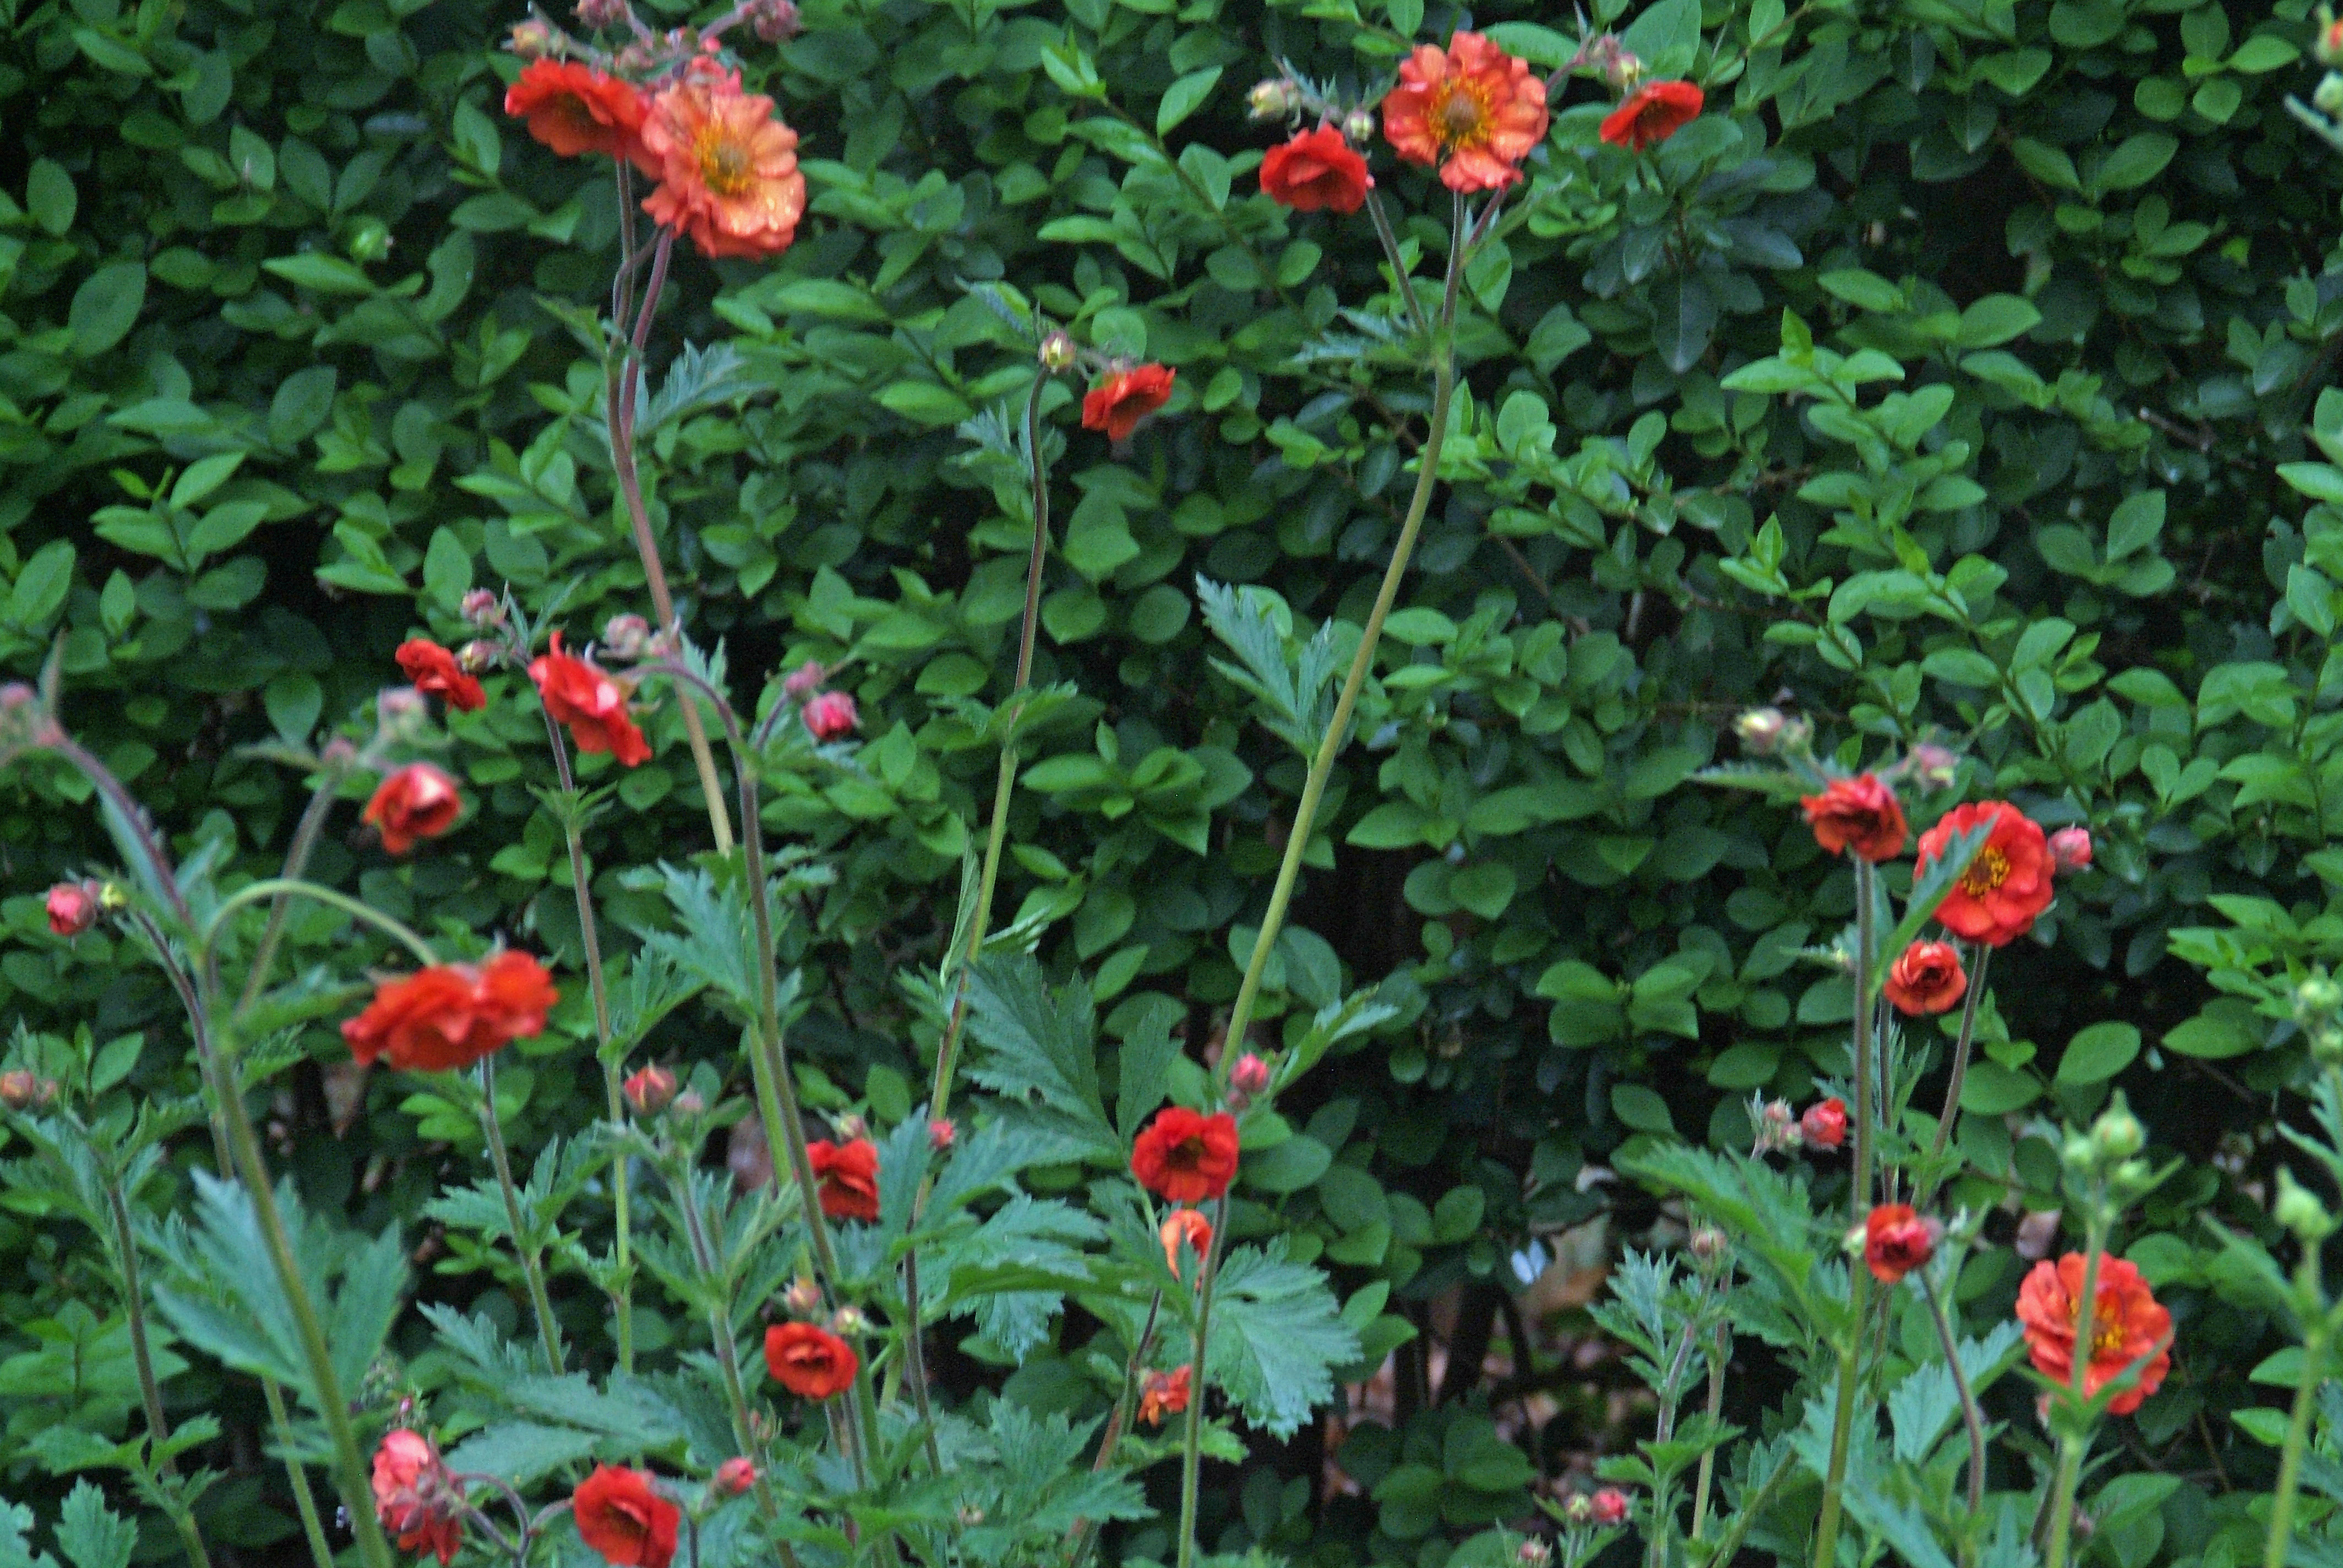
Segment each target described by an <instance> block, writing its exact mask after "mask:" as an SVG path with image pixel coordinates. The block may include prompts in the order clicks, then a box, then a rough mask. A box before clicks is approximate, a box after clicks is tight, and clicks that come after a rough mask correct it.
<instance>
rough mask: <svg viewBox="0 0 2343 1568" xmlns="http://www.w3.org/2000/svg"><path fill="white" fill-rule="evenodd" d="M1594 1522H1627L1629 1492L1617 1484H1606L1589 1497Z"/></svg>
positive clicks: (1612, 1523) (1605, 1524)
mask: <svg viewBox="0 0 2343 1568" xmlns="http://www.w3.org/2000/svg"><path fill="white" fill-rule="evenodd" d="M1589 1504H1590V1506H1591V1508H1592V1511H1593V1513H1594V1523H1597V1524H1599V1525H1603V1526H1606V1527H1607V1526H1610V1525H1614V1524H1624V1523H1626V1522H1627V1494H1626V1493H1624V1492H1622V1491H1620V1490H1619V1489H1618V1488H1617V1487H1615V1486H1606V1487H1604V1489H1603V1490H1602V1491H1600V1492H1598V1493H1595V1494H1594V1497H1593V1498H1591V1499H1589Z"/></svg>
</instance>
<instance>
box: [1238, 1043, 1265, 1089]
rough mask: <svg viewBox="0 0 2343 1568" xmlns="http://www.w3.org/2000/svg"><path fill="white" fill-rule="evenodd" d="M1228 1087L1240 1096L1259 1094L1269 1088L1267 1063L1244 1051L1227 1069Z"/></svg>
mask: <svg viewBox="0 0 2343 1568" xmlns="http://www.w3.org/2000/svg"><path fill="white" fill-rule="evenodd" d="M1229 1087H1230V1088H1231V1089H1233V1090H1235V1091H1237V1092H1239V1093H1240V1094H1259V1093H1260V1092H1262V1091H1263V1090H1265V1089H1267V1088H1268V1087H1269V1063H1268V1062H1266V1061H1263V1060H1262V1059H1261V1058H1260V1057H1258V1056H1255V1055H1254V1054H1253V1053H1252V1051H1249V1050H1248V1051H1246V1052H1245V1053H1244V1054H1243V1055H1242V1056H1240V1057H1238V1058H1237V1060H1236V1065H1235V1066H1233V1067H1232V1068H1230V1069H1229Z"/></svg>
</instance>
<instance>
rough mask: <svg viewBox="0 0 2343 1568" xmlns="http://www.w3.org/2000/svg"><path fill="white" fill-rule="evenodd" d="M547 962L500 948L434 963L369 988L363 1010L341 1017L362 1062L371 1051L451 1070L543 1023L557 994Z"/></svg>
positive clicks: (409, 1066)
mask: <svg viewBox="0 0 2343 1568" xmlns="http://www.w3.org/2000/svg"><path fill="white" fill-rule="evenodd" d="M560 997H561V993H560V992H558V991H557V990H554V989H553V977H552V976H551V975H549V974H548V973H547V972H546V970H545V966H544V965H543V964H541V963H538V961H537V960H536V959H534V958H533V957H531V956H530V955H528V953H523V952H514V951H510V950H508V951H505V952H500V953H498V954H497V955H496V956H495V957H494V958H491V959H489V960H488V962H486V963H482V964H434V965H433V966H432V967H431V968H429V969H427V970H417V971H416V972H415V973H414V974H411V975H407V976H405V977H403V978H401V979H398V980H385V981H383V982H382V983H381V984H380V985H378V986H377V987H376V988H375V993H374V1000H372V1001H371V1002H368V1003H367V1008H366V1010H365V1011H364V1012H361V1013H359V1014H358V1015H357V1017H356V1018H353V1019H350V1020H347V1022H345V1023H344V1024H343V1025H342V1039H343V1040H347V1042H348V1044H349V1048H350V1054H351V1055H352V1056H354V1057H356V1058H357V1060H358V1061H359V1062H360V1063H361V1064H364V1065H371V1064H372V1063H373V1062H374V1061H375V1060H377V1058H382V1059H387V1060H388V1061H389V1062H390V1065H391V1066H393V1067H396V1068H398V1069H399V1070H402V1071H406V1072H453V1071H456V1070H459V1069H462V1068H467V1067H469V1066H471V1065H472V1063H474V1062H476V1061H478V1060H480V1058H482V1057H484V1056H486V1055H488V1053H489V1052H490V1051H493V1050H498V1048H499V1047H502V1046H504V1045H506V1044H507V1043H508V1042H510V1041H512V1040H523V1039H526V1038H528V1036H530V1035H534V1034H541V1033H543V1032H544V1030H545V1015H546V1014H547V1013H548V1012H549V1011H551V1010H552V1009H553V1004H554V1003H555V1002H557V1001H558V1000H560Z"/></svg>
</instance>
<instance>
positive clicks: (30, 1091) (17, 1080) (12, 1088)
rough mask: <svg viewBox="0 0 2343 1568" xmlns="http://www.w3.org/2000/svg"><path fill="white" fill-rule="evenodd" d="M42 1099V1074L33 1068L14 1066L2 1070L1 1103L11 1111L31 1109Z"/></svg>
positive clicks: (0, 1077)
mask: <svg viewBox="0 0 2343 1568" xmlns="http://www.w3.org/2000/svg"><path fill="white" fill-rule="evenodd" d="M41 1099H42V1095H41V1080H40V1075H39V1074H37V1073H35V1072H34V1071H33V1070H32V1069H30V1068H25V1067H12V1068H10V1069H9V1070H7V1071H5V1072H0V1105H5V1106H6V1107H7V1108H8V1109H9V1110H11V1111H29V1110H31V1109H32V1108H33V1106H34V1105H35V1104H36V1103H38V1102H39V1101H40V1100H41Z"/></svg>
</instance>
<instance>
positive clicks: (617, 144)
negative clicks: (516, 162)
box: [505, 60, 659, 175]
mask: <svg viewBox="0 0 2343 1568" xmlns="http://www.w3.org/2000/svg"><path fill="white" fill-rule="evenodd" d="M648 112H649V105H648V103H647V102H646V101H645V99H644V97H643V95H642V92H641V90H640V89H639V88H638V87H637V86H636V85H634V84H633V83H631V82H626V81H621V80H620V79H619V78H618V77H616V76H613V75H609V74H608V72H606V71H598V70H596V69H594V67H592V66H591V65H579V64H578V62H576V61H574V60H533V61H531V62H530V63H529V65H528V68H527V69H526V70H524V71H522V72H521V74H520V79H519V80H518V81H516V82H515V83H513V85H511V86H510V87H508V88H507V89H505V113H506V114H508V115H510V116H514V117H515V118H517V119H525V120H527V121H528V134H529V135H530V136H535V137H536V138H537V139H538V141H540V142H543V143H544V144H545V145H546V146H548V147H551V148H552V149H553V150H554V151H555V152H557V153H559V154H560V155H561V156H563V157H565V158H574V157H576V156H578V154H580V153H608V154H609V155H610V156H612V157H614V158H625V159H628V161H629V162H631V163H633V164H635V165H636V166H639V168H641V170H642V171H643V172H644V173H645V174H647V175H657V174H658V173H659V165H658V164H657V163H656V162H654V161H652V160H650V159H649V157H648V156H646V155H645V153H644V150H643V143H642V132H643V118H644V116H645V115H646V114H647V113H648Z"/></svg>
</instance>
